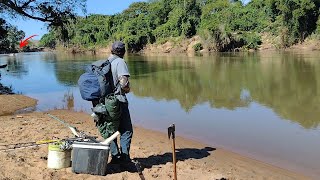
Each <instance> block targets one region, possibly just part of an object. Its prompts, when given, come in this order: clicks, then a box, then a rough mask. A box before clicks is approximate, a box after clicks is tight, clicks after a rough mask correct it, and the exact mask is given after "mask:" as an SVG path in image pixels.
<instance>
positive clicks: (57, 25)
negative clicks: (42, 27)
mask: <svg viewBox="0 0 320 180" xmlns="http://www.w3.org/2000/svg"><path fill="white" fill-rule="evenodd" d="M85 2H86V0H64V1H61V0H0V51H14V50H15V46H16V45H17V44H18V42H19V41H20V40H21V39H22V38H24V36H25V34H24V32H23V31H21V30H18V29H17V27H15V26H13V25H11V24H10V23H9V21H10V20H12V21H14V20H15V19H17V18H24V19H34V20H38V21H43V22H46V23H47V25H48V28H49V29H51V30H55V31H57V32H60V34H59V38H60V39H62V40H63V41H67V40H68V37H69V36H68V34H67V33H68V32H67V31H66V30H65V26H66V25H67V24H68V23H69V22H71V21H72V20H74V19H76V11H77V10H79V9H81V10H83V11H84V12H85ZM8 20H9V21H8Z"/></svg>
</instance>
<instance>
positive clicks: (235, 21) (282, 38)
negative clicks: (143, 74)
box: [41, 0, 320, 52]
mask: <svg viewBox="0 0 320 180" xmlns="http://www.w3.org/2000/svg"><path fill="white" fill-rule="evenodd" d="M319 7H320V0H252V1H250V2H249V3H247V4H244V3H242V2H241V1H237V0H150V1H149V2H136V3H133V4H131V5H130V7H129V8H128V9H126V10H124V11H123V12H122V13H119V14H115V15H95V14H93V15H89V16H86V17H78V18H77V19H76V21H70V22H69V23H68V25H66V26H64V27H63V28H54V27H53V28H51V30H50V32H49V33H48V34H46V35H44V36H43V38H42V39H41V45H42V46H47V47H51V48H54V47H56V46H57V45H63V46H68V47H84V48H96V47H99V46H105V45H106V44H107V43H108V42H111V41H114V40H123V41H124V42H125V43H126V44H127V48H128V49H129V50H130V51H132V52H137V51H140V50H141V49H143V48H144V46H145V45H146V44H152V43H164V42H166V41H168V40H171V39H173V38H177V37H178V38H180V39H184V38H190V37H193V36H195V35H199V36H200V37H201V39H202V40H203V41H202V43H203V44H201V43H200V44H196V45H195V46H194V49H195V50H201V49H202V48H203V46H206V47H207V48H208V50H210V51H230V50H234V49H236V48H245V49H256V48H258V47H259V45H260V44H261V41H262V36H264V35H268V36H270V37H271V38H272V39H273V40H274V41H273V43H274V44H275V45H277V46H278V47H279V48H285V47H289V46H291V45H293V44H296V43H301V42H303V41H304V40H305V39H306V38H307V37H309V36H311V35H312V36H314V37H319V34H320V20H319Z"/></svg>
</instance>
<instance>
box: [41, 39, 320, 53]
mask: <svg viewBox="0 0 320 180" xmlns="http://www.w3.org/2000/svg"><path fill="white" fill-rule="evenodd" d="M111 45H112V43H109V44H106V45H105V46H102V45H99V46H96V47H90V48H84V47H69V48H64V47H57V48H56V50H57V51H60V52H67V53H73V54H94V55H95V54H108V53H110V51H111ZM46 51H49V50H48V49H46ZM230 51H233V52H240V51H241V52H254V51H257V52H263V51H320V41H319V40H316V39H315V38H313V39H312V38H311V39H310V38H309V39H306V40H305V41H304V42H303V43H297V44H294V45H292V46H290V47H287V48H281V46H280V44H279V40H278V39H276V38H274V37H271V36H268V35H262V44H261V45H259V46H258V48H257V49H246V48H244V47H243V48H235V49H232V50H230ZM216 52H217V51H216V50H215V48H214V44H212V42H208V41H207V40H204V39H203V38H201V37H200V36H194V37H192V38H187V39H183V38H180V37H177V38H171V39H170V40H168V41H165V42H163V43H153V44H147V45H145V46H144V48H143V49H141V50H140V51H139V52H136V53H138V54H143V55H151V54H187V55H193V56H194V55H206V54H209V53H216Z"/></svg>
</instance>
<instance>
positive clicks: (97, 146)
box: [72, 142, 110, 150]
mask: <svg viewBox="0 0 320 180" xmlns="http://www.w3.org/2000/svg"><path fill="white" fill-rule="evenodd" d="M72 147H73V148H84V149H105V150H108V149H110V147H109V145H104V144H100V143H89V142H74V143H73V144H72Z"/></svg>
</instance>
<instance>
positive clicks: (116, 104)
mask: <svg viewBox="0 0 320 180" xmlns="http://www.w3.org/2000/svg"><path fill="white" fill-rule="evenodd" d="M92 110H93V112H94V113H95V114H96V115H97V118H98V120H97V121H96V126H97V127H98V130H99V132H100V134H101V136H102V137H103V138H104V139H106V138H108V137H110V136H111V135H112V134H114V133H115V132H116V131H118V129H119V125H120V118H121V107H120V101H119V100H118V99H117V97H116V95H114V94H110V95H108V96H107V97H106V98H105V102H104V104H98V105H97V106H96V107H94V108H93V109H92Z"/></svg>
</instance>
